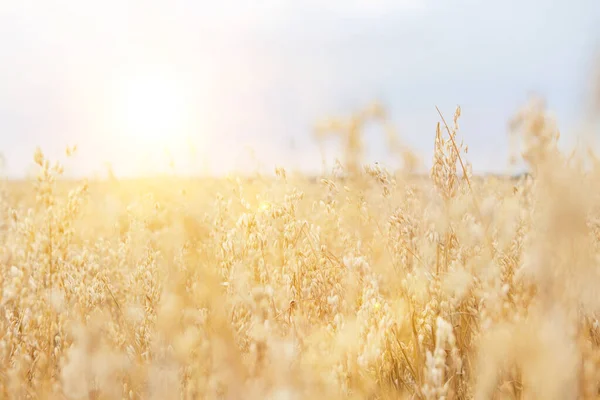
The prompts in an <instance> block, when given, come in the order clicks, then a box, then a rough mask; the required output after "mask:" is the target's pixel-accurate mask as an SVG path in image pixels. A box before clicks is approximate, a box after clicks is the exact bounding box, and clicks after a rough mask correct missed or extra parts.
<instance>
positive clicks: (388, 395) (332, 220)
mask: <svg viewBox="0 0 600 400" xmlns="http://www.w3.org/2000/svg"><path fill="white" fill-rule="evenodd" d="M459 116H460V115H459V112H457V114H456V115H455V117H454V121H453V120H452V117H451V116H448V118H446V120H445V121H442V118H440V124H439V125H438V127H437V132H436V129H435V123H436V121H432V135H431V142H432V146H435V155H434V160H433V167H432V168H431V170H430V173H429V175H428V176H427V177H425V178H418V177H416V176H415V175H414V174H412V173H411V172H410V171H409V170H408V169H404V170H399V171H396V172H390V171H386V170H385V169H384V168H383V167H381V166H379V165H371V166H367V167H362V166H360V164H359V163H358V160H359V158H357V157H354V156H356V155H357V154H358V153H357V152H356V151H354V152H353V149H356V148H358V147H359V146H360V144H359V143H358V141H357V136H356V135H355V133H356V132H354V131H352V126H351V127H350V128H349V130H348V132H349V133H348V135H347V136H346V139H347V145H348V152H347V154H346V156H347V158H346V160H345V162H341V163H340V166H339V168H338V170H337V171H336V173H331V174H327V175H324V176H321V177H319V178H318V179H310V178H309V177H307V176H302V175H298V174H295V173H292V172H291V171H285V170H284V169H282V168H278V169H277V170H276V174H275V176H272V177H271V176H256V177H254V178H252V179H249V178H242V177H239V176H237V177H236V176H232V177H230V178H228V179H226V178H222V179H217V178H214V179H196V180H194V179H183V178H160V179H159V178H156V179H146V180H116V179H115V180H109V181H92V180H90V181H85V180H81V181H72V180H71V181H67V180H64V179H61V172H62V171H61V170H62V167H60V165H58V164H55V162H54V160H48V159H46V157H45V156H44V154H43V152H42V151H38V152H37V153H36V154H35V155H34V159H35V162H36V163H37V165H38V167H39V168H38V169H39V178H38V179H37V181H31V182H30V181H21V182H12V181H6V182H3V183H2V186H1V190H2V191H1V193H0V271H1V273H0V286H1V290H2V297H1V299H2V303H1V306H2V308H1V315H0V359H1V361H2V362H1V363H0V398H3V399H29V398H31V399H279V400H288V399H289V400H291V399H547V400H552V399H556V400H562V399H576V398H580V399H592V398H598V388H599V386H598V385H599V383H600V325H599V323H598V320H597V319H596V317H597V315H598V312H599V311H600V297H599V296H598V290H599V289H598V288H600V258H599V256H600V240H599V239H600V210H599V209H598V205H599V204H600V203H599V202H598V200H599V199H598V194H600V191H597V190H598V189H600V186H599V185H598V182H599V179H600V168H599V167H600V166H599V165H598V163H597V160H596V158H595V157H594V155H593V154H592V153H591V152H590V153H586V154H580V153H578V152H575V153H572V154H564V153H562V152H561V151H559V149H558V147H557V140H558V132H557V129H556V125H555V124H554V123H553V121H552V119H551V118H550V117H549V115H548V112H547V110H546V109H545V108H544V107H543V106H542V105H541V104H538V103H532V104H531V105H530V106H528V107H526V108H524V109H523V111H522V112H521V113H520V114H519V115H518V116H517V117H516V118H515V120H514V121H513V122H514V123H513V124H512V128H513V131H514V135H516V136H515V137H517V138H518V139H519V143H520V154H521V157H522V158H523V159H524V160H525V162H526V163H527V166H528V169H529V171H530V174H528V175H526V176H524V177H523V178H521V179H518V180H517V179H513V180H511V179H502V178H494V177H488V178H485V179H480V178H478V177H474V176H472V175H471V173H470V166H469V163H468V160H469V155H468V153H467V152H466V144H464V145H463V144H462V142H461V140H460V130H459V129H458V128H459V122H460V120H459ZM446 122H447V124H446ZM338 128H339V127H338ZM42 150H43V149H42ZM69 152H70V151H69ZM404 155H405V156H406V157H408V153H406V152H405V153H404ZM75 156H85V155H77V154H76V155H75ZM353 157H354V158H353ZM343 165H345V166H343ZM344 168H346V169H345V170H344V171H343V172H346V173H347V174H346V176H345V177H344V178H342V177H340V176H339V172H340V170H343V169H344Z"/></svg>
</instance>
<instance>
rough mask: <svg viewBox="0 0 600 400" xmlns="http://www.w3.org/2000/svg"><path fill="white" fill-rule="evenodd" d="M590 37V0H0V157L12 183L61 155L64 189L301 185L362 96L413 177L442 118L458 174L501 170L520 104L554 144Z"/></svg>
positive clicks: (581, 82)
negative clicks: (392, 135)
mask: <svg viewBox="0 0 600 400" xmlns="http://www.w3.org/2000/svg"><path fill="white" fill-rule="evenodd" d="M599 38H600V2H599V1H598V0H572V1H567V0H556V1H551V2H549V1H542V0H539V1H532V0H520V1H516V0H505V1H474V0H457V1H441V0H437V1H436V0H369V1H367V0H346V1H341V0H334V1H315V0H305V1H296V2H292V1H281V0H277V1H276V0H266V1H257V2H251V1H240V0H238V1H232V0H230V1H222V2H217V1H210V2H207V1H191V0H174V1H166V0H165V1H158V0H152V1H140V0H131V1H117V0H105V1H101V2H100V1H98V2H86V1H67V0H56V1H42V0H38V1H32V0H20V1H3V2H1V3H0V51H1V54H2V58H1V60H2V61H1V63H0V152H1V153H2V154H3V155H4V159H5V163H6V165H5V168H4V171H5V172H7V173H8V175H9V176H14V177H20V176H25V175H26V174H27V173H28V171H29V170H30V168H31V164H32V157H33V152H34V150H35V148H36V147H37V146H39V147H40V148H41V149H42V150H43V151H44V153H45V154H47V155H48V157H50V158H51V159H63V158H64V149H65V147H66V146H68V145H77V146H78V155H77V157H75V158H74V159H72V160H70V161H69V162H68V164H67V172H68V173H70V174H73V175H78V176H89V175H93V174H96V173H99V174H103V173H104V172H105V171H106V166H107V165H108V164H110V165H111V166H112V168H113V170H114V171H115V173H116V174H117V176H136V175H147V174H154V173H164V172H168V171H171V172H175V173H180V174H196V173H207V172H208V173H223V172H228V171H248V170H252V169H256V168H262V169H263V170H271V169H272V167H274V166H275V165H278V166H284V167H288V168H292V169H299V170H302V171H306V172H313V171H319V170H320V168H321V155H320V152H319V148H318V146H317V144H316V143H315V142H314V139H313V131H312V130H313V126H314V124H315V122H316V121H317V120H318V119H320V118H322V117H327V116H335V115H347V114H350V113H351V112H352V111H354V110H357V109H360V108H361V107H363V106H364V105H366V104H368V103H369V102H371V101H372V100H379V101H381V102H382V103H383V104H384V105H385V106H386V108H387V109H388V111H389V113H390V117H391V120H392V121H393V123H394V125H395V126H396V128H397V129H398V132H399V134H400V136H401V138H402V140H403V141H404V142H405V143H407V144H409V145H410V146H411V147H412V148H413V149H414V150H415V151H416V152H418V153H419V154H420V155H421V156H422V157H423V159H424V161H425V163H426V164H427V163H429V160H430V159H431V154H432V148H433V137H434V134H435V124H436V123H437V121H438V115H437V112H436V109H435V106H438V107H440V109H441V110H442V111H443V112H444V113H445V114H447V115H446V116H447V118H448V119H450V118H451V116H452V113H453V111H454V108H455V107H456V105H460V106H461V107H462V111H463V116H462V119H461V121H462V122H461V129H462V131H461V133H460V134H461V135H462V137H463V138H464V140H465V142H466V143H467V144H468V145H469V160H470V161H471V162H472V164H473V168H474V170H475V172H505V171H507V160H508V144H509V142H508V140H507V122H508V120H509V118H510V117H511V116H512V115H513V114H514V113H515V111H516V110H517V109H518V108H519V106H521V105H522V104H524V103H525V101H526V100H527V98H528V96H529V95H530V94H532V93H537V94H540V95H542V96H543V97H544V98H545V99H546V100H547V103H548V105H549V107H550V108H551V109H552V110H553V111H554V112H555V114H556V116H557V118H558V120H559V124H560V126H561V128H562V129H563V130H565V138H566V139H565V140H569V132H570V131H572V130H574V129H575V128H576V127H577V126H578V121H579V119H580V118H581V112H582V110H583V101H584V99H585V96H586V94H587V92H586V91H587V89H588V87H587V85H588V82H589V76H590V72H591V67H592V61H593V59H594V55H595V53H594V52H595V51H596V50H597V48H596V45H597V44H598V39H599ZM366 134H367V137H366V143H367V146H368V160H367V161H390V162H391V160H389V159H388V158H389V156H388V154H387V151H386V148H385V144H384V139H383V135H381V134H380V132H378V130H377V127H373V128H372V129H369V130H368V131H367V132H366ZM335 156H336V147H335V146H333V147H332V150H331V152H330V153H328V157H329V158H330V159H333V157H335Z"/></svg>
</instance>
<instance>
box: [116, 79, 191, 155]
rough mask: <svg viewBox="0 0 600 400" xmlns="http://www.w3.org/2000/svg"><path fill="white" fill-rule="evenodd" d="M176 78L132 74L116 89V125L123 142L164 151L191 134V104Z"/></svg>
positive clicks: (120, 81) (119, 82)
mask: <svg viewBox="0 0 600 400" xmlns="http://www.w3.org/2000/svg"><path fill="white" fill-rule="evenodd" d="M182 86H183V85H182V84H181V82H179V81H178V80H177V79H176V75H175V74H166V73H164V72H159V71H147V72H137V73H134V74H130V75H129V76H126V77H124V78H122V79H120V80H119V81H118V82H116V85H115V95H114V98H113V101H112V104H113V106H112V109H113V115H114V123H115V126H116V130H117V131H118V133H119V135H120V137H121V139H123V140H127V141H128V142H131V144H132V145H135V146H137V147H138V148H139V147H140V146H141V147H144V148H145V149H147V150H154V151H162V150H164V149H165V148H168V147H169V145H170V144H174V143H176V142H179V141H182V139H184V137H185V135H186V134H187V133H189V117H190V113H189V111H190V110H189V105H190V104H189V101H188V100H187V99H186V95H185V91H184V90H183V87H182Z"/></svg>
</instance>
